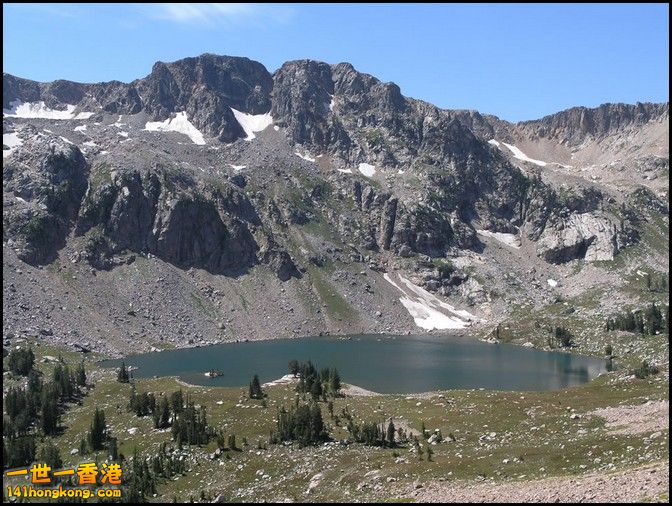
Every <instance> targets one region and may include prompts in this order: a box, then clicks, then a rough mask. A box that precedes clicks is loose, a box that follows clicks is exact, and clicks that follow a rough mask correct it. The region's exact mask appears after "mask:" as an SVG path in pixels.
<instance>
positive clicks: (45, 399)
mask: <svg viewBox="0 0 672 506" xmlns="http://www.w3.org/2000/svg"><path fill="white" fill-rule="evenodd" d="M41 404H42V406H41V410H40V412H41V418H42V430H43V431H44V434H45V435H47V436H53V435H54V434H56V433H57V432H58V425H59V420H60V413H59V409H58V397H57V395H56V390H55V389H54V388H53V387H52V386H51V385H50V386H49V388H45V389H44V391H43V392H42V403H41Z"/></svg>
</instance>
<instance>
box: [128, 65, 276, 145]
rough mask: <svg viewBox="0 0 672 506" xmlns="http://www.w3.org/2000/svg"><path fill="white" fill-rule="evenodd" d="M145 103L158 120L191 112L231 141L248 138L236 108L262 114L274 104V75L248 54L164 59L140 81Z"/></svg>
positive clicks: (194, 118) (191, 116) (208, 129)
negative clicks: (272, 90)
mask: <svg viewBox="0 0 672 506" xmlns="http://www.w3.org/2000/svg"><path fill="white" fill-rule="evenodd" d="M134 86H136V87H137V90H138V92H139V94H140V95H141V96H142V97H143V106H144V109H145V110H146V111H147V113H148V114H149V115H150V116H151V117H152V118H153V119H155V120H163V119H166V118H167V117H169V116H170V114H172V113H175V112H180V111H186V112H187V116H188V118H189V120H190V121H191V122H192V123H193V124H194V125H195V126H196V127H197V128H198V129H199V130H201V131H202V132H204V133H207V134H208V135H210V136H212V137H215V138H218V139H220V140H221V141H223V142H231V141H233V140H235V139H237V138H239V137H244V132H243V130H242V128H241V127H240V125H239V124H238V122H237V121H236V119H235V117H234V115H233V112H232V111H231V108H232V107H233V108H234V109H236V110H239V111H242V112H246V113H249V114H262V113H265V112H268V111H269V110H270V108H271V101H270V92H271V88H272V86H273V83H272V79H271V75H270V74H269V73H268V71H267V70H266V69H265V68H264V67H263V65H261V64H260V63H257V62H253V61H252V60H249V59H247V58H234V57H223V56H216V55H211V54H204V55H201V56H199V57H196V58H185V59H183V60H179V61H177V62H173V63H163V62H158V63H156V64H155V65H154V68H153V69H152V73H151V74H150V75H149V76H147V77H146V78H144V79H141V80H139V81H137V82H136V83H135V84H134Z"/></svg>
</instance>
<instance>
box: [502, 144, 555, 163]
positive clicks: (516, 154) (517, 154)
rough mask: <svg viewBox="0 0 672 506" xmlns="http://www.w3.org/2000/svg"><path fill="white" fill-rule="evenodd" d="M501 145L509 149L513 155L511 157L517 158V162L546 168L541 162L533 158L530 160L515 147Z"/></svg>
mask: <svg viewBox="0 0 672 506" xmlns="http://www.w3.org/2000/svg"><path fill="white" fill-rule="evenodd" d="M502 144H504V145H505V146H506V147H507V148H509V150H510V151H511V152H512V153H513V157H514V158H517V159H518V160H522V161H524V162H530V163H533V164H535V165H539V167H546V165H548V164H547V163H546V162H542V161H541V160H535V159H533V158H530V157H529V156H527V155H526V154H525V153H523V152H522V151H521V150H520V149H518V148H517V147H516V146H513V145H511V144H507V143H506V142H502Z"/></svg>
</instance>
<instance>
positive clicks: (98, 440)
mask: <svg viewBox="0 0 672 506" xmlns="http://www.w3.org/2000/svg"><path fill="white" fill-rule="evenodd" d="M106 438H107V424H106V423H105V412H104V411H102V410H99V409H98V408H96V411H95V413H94V414H93V421H92V422H91V430H90V432H89V446H90V447H91V450H93V451H98V450H102V449H103V446H104V443H105V439H106Z"/></svg>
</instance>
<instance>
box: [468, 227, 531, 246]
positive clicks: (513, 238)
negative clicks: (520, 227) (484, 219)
mask: <svg viewBox="0 0 672 506" xmlns="http://www.w3.org/2000/svg"><path fill="white" fill-rule="evenodd" d="M476 233H477V234H478V235H483V236H485V237H492V238H493V239H495V240H497V241H499V242H501V243H502V244H506V245H507V246H509V247H511V248H516V249H520V238H519V237H518V235H517V234H505V233H503V232H490V230H476Z"/></svg>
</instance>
